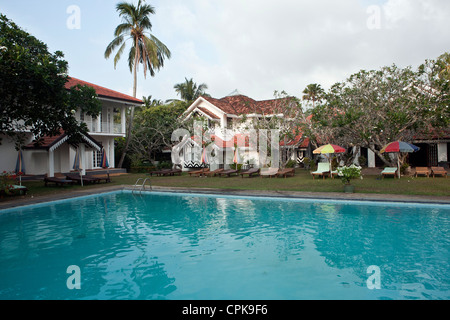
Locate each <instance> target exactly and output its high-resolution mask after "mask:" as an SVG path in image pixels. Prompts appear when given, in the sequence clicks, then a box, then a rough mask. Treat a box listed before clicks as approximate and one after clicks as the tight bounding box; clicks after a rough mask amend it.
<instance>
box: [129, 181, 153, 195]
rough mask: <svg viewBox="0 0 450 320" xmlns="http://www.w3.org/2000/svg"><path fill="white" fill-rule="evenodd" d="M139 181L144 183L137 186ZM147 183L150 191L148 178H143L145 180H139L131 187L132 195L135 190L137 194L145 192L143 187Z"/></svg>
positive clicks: (150, 185)
mask: <svg viewBox="0 0 450 320" xmlns="http://www.w3.org/2000/svg"><path fill="white" fill-rule="evenodd" d="M140 181H144V182H143V183H142V184H138V183H139V182H140ZM147 181H148V183H149V187H150V191H152V183H151V181H150V178H145V179H144V178H139V179H137V180H136V183H135V184H134V186H133V191H132V193H134V191H137V188H139V192H140V193H142V190H144V191H145V186H146V183H147Z"/></svg>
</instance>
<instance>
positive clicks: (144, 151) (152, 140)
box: [130, 102, 186, 161]
mask: <svg viewBox="0 0 450 320" xmlns="http://www.w3.org/2000/svg"><path fill="white" fill-rule="evenodd" d="M185 110H186V108H185V105H184V103H181V102H172V103H170V104H168V105H150V106H149V107H142V108H141V110H140V111H138V112H137V113H136V117H135V122H134V127H133V139H132V140H131V142H130V150H131V151H132V152H133V154H135V155H137V156H138V157H140V158H142V159H147V160H149V161H154V160H155V156H156V155H157V154H158V153H160V152H161V151H162V150H163V149H164V148H165V147H171V146H172V141H171V137H172V133H173V132H174V131H175V130H176V129H178V128H181V127H183V126H185V125H186V124H185V123H181V120H180V115H181V114H182V113H183V112H184V111H185Z"/></svg>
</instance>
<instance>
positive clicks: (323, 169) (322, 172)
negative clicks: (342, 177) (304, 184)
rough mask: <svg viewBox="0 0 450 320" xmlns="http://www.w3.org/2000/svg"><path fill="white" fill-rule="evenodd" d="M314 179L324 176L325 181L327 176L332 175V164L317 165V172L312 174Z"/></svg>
mask: <svg viewBox="0 0 450 320" xmlns="http://www.w3.org/2000/svg"><path fill="white" fill-rule="evenodd" d="M311 174H312V176H313V179H315V178H316V176H322V178H323V179H325V176H326V175H328V174H330V164H329V163H328V162H319V163H318V164H317V170H316V171H314V172H311Z"/></svg>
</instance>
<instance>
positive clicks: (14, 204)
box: [0, 185, 450, 211]
mask: <svg viewBox="0 0 450 320" xmlns="http://www.w3.org/2000/svg"><path fill="white" fill-rule="evenodd" d="M122 190H130V191H131V190H133V186H129V185H121V186H113V187H105V188H100V189H95V192H93V190H86V191H85V190H79V191H77V192H72V193H63V194H61V195H57V196H55V195H53V196H40V197H36V198H28V199H25V201H11V202H7V203H4V204H1V203H0V211H1V210H7V209H14V208H20V207H24V206H29V205H35V204H42V203H46V202H53V201H59V200H68V199H73V198H79V197H84V196H91V195H101V194H105V193H110V192H116V191H122ZM152 190H153V191H158V192H172V193H187V194H195V193H196V194H210V195H218V196H220V195H228V196H246V197H271V198H288V199H289V198H291V199H308V200H311V199H321V200H337V201H371V202H392V203H411V204H414V203H417V204H436V205H450V197H442V196H441V197H439V196H418V195H411V196H408V195H395V194H369V193H351V194H348V193H332V192H304V191H280V190H266V191H265V190H237V189H213V188H185V187H158V186H154V187H153V188H152Z"/></svg>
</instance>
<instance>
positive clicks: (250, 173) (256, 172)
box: [240, 168, 260, 178]
mask: <svg viewBox="0 0 450 320" xmlns="http://www.w3.org/2000/svg"><path fill="white" fill-rule="evenodd" d="M259 172H260V169H259V168H252V169H248V170H247V171H243V172H241V173H240V175H241V177H242V178H244V176H245V175H248V177H249V178H251V177H252V176H253V175H255V176H256V175H259Z"/></svg>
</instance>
